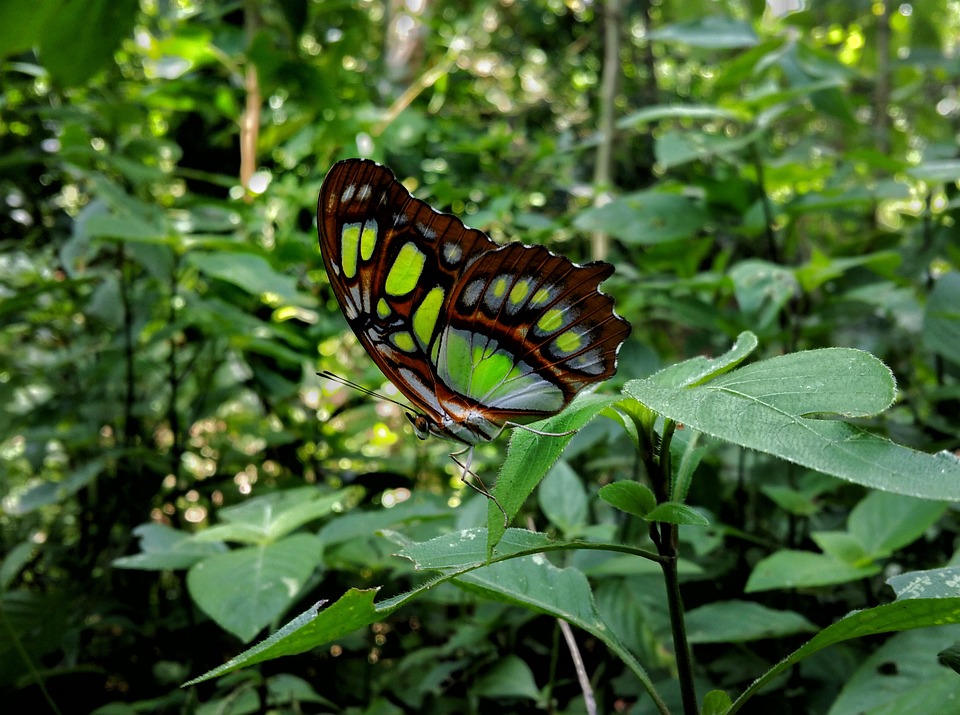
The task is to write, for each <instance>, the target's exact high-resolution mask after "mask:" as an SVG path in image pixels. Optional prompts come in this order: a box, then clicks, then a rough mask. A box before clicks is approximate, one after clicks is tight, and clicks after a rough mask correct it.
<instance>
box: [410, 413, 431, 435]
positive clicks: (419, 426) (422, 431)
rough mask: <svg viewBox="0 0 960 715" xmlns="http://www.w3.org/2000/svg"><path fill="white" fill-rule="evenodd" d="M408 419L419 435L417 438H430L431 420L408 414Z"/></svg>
mask: <svg viewBox="0 0 960 715" xmlns="http://www.w3.org/2000/svg"><path fill="white" fill-rule="evenodd" d="M407 419H408V420H410V424H412V425H413V429H414V431H415V432H416V433H417V437H419V438H420V439H426V438H427V437H429V436H430V420H428V419H427V416H426V415H421V414H417V413H414V412H408V413H407Z"/></svg>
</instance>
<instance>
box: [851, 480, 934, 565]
mask: <svg viewBox="0 0 960 715" xmlns="http://www.w3.org/2000/svg"><path fill="white" fill-rule="evenodd" d="M947 508H948V507H947V505H946V504H942V503H937V502H930V501H925V500H922V499H912V498H910V497H905V496H902V495H899V494H885V493H883V492H873V493H871V494H868V495H867V496H866V497H864V498H863V499H862V500H861V501H860V503H859V504H857V505H856V506H855V507H854V508H853V511H851V512H850V517H849V518H848V520H847V530H848V531H849V532H850V534H851V536H853V537H854V538H855V539H856V540H857V542H858V543H859V544H861V545H862V547H863V549H864V550H865V551H866V552H867V553H868V554H870V556H871V557H872V558H875V559H880V558H884V557H887V556H889V555H890V554H892V553H893V552H894V551H896V550H898V549H901V548H903V547H904V546H908V545H909V544H912V543H913V542H914V541H916V540H917V539H919V538H920V537H921V536H923V535H924V533H925V532H926V531H927V529H929V528H930V527H931V526H933V525H934V524H935V523H936V522H937V521H938V520H939V519H940V517H941V516H943V514H944V513H946V511H947Z"/></svg>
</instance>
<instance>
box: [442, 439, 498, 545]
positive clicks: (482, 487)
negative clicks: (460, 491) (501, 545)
mask: <svg viewBox="0 0 960 715" xmlns="http://www.w3.org/2000/svg"><path fill="white" fill-rule="evenodd" d="M463 453H466V455H467V461H466V464H464V463H463V462H461V461H460V460H459V459H457V457H459V456H460V455H461V454H463ZM450 459H452V460H453V463H454V464H456V465H457V466H458V467H460V469H462V470H463V474H461V475H460V481H462V482H463V483H464V484H466V485H467V486H468V487H470V488H471V489H473V490H474V491H475V492H477V494H482V495H483V496H485V497H486V498H487V499H489V500H490V501H492V502H493V503H494V504H496V505H497V509H499V510H500V513H501V514H503V528H504V529H506V528H507V527H508V526H510V517H508V516H507V512H506V510H505V509H504V508H503V507H502V506H500V502H498V501H497V498H496V497H495V496H493V494H491V493H490V490H489V489H487V486H486V484H484V483H483V480H482V479H481V478H480V475H479V474H477V473H476V472H474V471H473V470H471V469H470V466H471V464H472V463H473V446H470V447H467V448H465V449H462V450H460V451H459V452H454V453H452V454H451V455H450ZM467 477H473V479H467ZM474 480H476V482H474Z"/></svg>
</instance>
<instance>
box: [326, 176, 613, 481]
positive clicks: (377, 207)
mask: <svg viewBox="0 0 960 715" xmlns="http://www.w3.org/2000/svg"><path fill="white" fill-rule="evenodd" d="M317 226H318V232H319V236H320V253H321V255H322V256H323V263H324V266H325V267H326V270H327V275H328V277H329V279H330V285H331V287H332V289H333V293H334V295H335V296H336V298H337V301H338V302H339V304H340V308H341V310H342V311H343V314H344V316H345V317H346V319H347V322H348V323H349V324H350V327H351V328H352V329H353V332H354V333H355V334H356V336H357V339H358V340H359V341H360V344H361V345H363V347H364V348H365V349H366V351H367V353H369V355H370V357H372V358H373V361H374V362H375V363H376V364H377V366H378V367H379V368H380V369H381V370H382V371H383V373H384V375H386V376H387V378H388V379H389V380H390V382H392V383H393V384H394V385H395V386H396V388H397V389H398V390H399V391H400V392H401V393H402V394H403V395H404V396H405V397H406V398H407V399H408V400H409V401H410V402H411V403H412V404H413V405H414V408H415V410H416V412H415V413H409V412H408V413H407V416H408V418H409V419H410V421H411V422H412V423H413V425H414V428H415V430H416V432H417V435H418V436H419V437H420V438H422V439H423V438H426V437H427V436H428V435H430V434H433V435H436V436H439V437H443V438H446V439H448V440H453V441H455V442H459V443H461V444H463V445H466V447H467V448H472V447H473V446H474V445H476V444H479V443H481V442H484V441H488V440H492V439H494V438H495V437H497V436H498V435H499V434H500V432H502V431H503V429H504V428H505V427H506V426H519V425H525V424H527V423H530V422H533V421H536V420H540V419H543V418H545V417H548V416H550V415H554V414H556V413H558V412H560V411H561V410H563V409H564V408H565V407H566V406H567V405H568V404H569V403H570V401H571V400H572V399H573V398H574V396H575V395H576V394H577V393H578V392H580V391H581V390H582V389H583V388H585V387H587V386H588V385H591V384H593V383H596V382H599V381H601V380H606V379H607V378H609V377H611V376H612V375H613V374H614V373H615V372H616V369H617V352H618V351H619V349H620V346H621V345H622V344H623V341H624V340H625V339H626V338H627V336H628V335H629V333H630V324H629V323H628V322H627V321H625V320H624V319H623V318H621V317H619V316H618V315H617V314H616V313H615V312H614V310H613V308H614V305H613V299H612V298H610V297H609V296H607V295H605V294H603V293H601V292H600V291H599V288H598V286H599V284H600V283H601V282H602V281H603V280H605V279H606V278H608V277H609V276H610V275H611V274H612V273H613V266H611V265H609V264H607V263H602V262H594V263H588V264H586V265H582V266H581V265H577V264H575V263H573V262H572V261H570V260H568V259H567V258H564V257H562V256H558V255H556V254H554V253H552V252H550V251H549V250H547V249H546V248H544V247H543V246H527V245H524V244H522V243H507V244H505V245H502V246H501V245H498V244H496V243H495V242H494V241H492V240H491V239H490V238H489V237H488V236H487V235H486V234H484V233H483V232H482V231H479V230H477V229H474V228H468V227H467V226H464V224H463V222H462V221H461V220H460V219H459V218H457V217H456V216H454V215H452V214H447V213H441V212H440V211H437V210H436V209H434V208H432V207H431V206H430V205H429V204H427V203H426V202H424V201H421V200H420V199H417V198H415V197H414V196H412V195H411V194H410V192H409V191H407V189H406V188H405V187H404V186H403V184H401V183H400V182H399V181H398V180H397V178H396V176H394V174H393V172H392V171H390V169H388V168H386V167H385V166H381V165H380V164H378V163H376V162H374V161H370V160H368V159H346V160H344V161H341V162H338V163H337V164H335V165H334V166H333V167H332V168H331V169H330V171H329V173H328V174H327V176H326V178H325V179H324V181H323V186H322V187H321V189H320V198H319V203H318V206H317ZM471 456H472V450H471ZM458 464H459V462H458ZM461 466H462V465H461ZM468 471H469V467H466V468H465V473H466V472H468Z"/></svg>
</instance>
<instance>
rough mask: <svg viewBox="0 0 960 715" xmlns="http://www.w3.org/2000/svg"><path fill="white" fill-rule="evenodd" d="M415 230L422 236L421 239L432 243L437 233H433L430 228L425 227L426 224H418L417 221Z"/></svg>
mask: <svg viewBox="0 0 960 715" xmlns="http://www.w3.org/2000/svg"><path fill="white" fill-rule="evenodd" d="M417 230H418V231H419V232H420V233H422V234H423V237H424V238H425V239H427V240H428V241H432V240H433V239H435V238H436V237H437V232H436V231H434V230H433V229H432V228H430V227H429V226H427V224H425V223H420V222H419V221H418V222H417Z"/></svg>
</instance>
